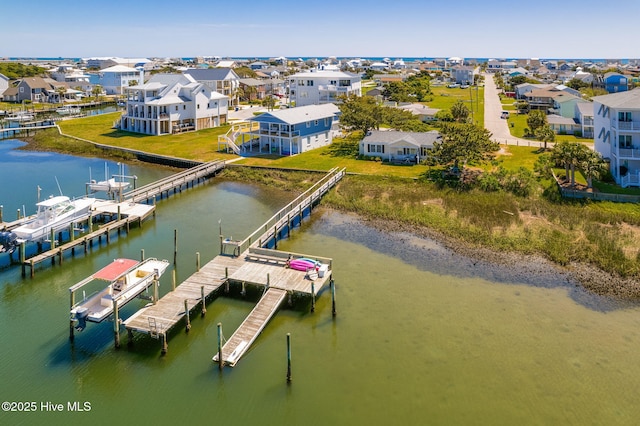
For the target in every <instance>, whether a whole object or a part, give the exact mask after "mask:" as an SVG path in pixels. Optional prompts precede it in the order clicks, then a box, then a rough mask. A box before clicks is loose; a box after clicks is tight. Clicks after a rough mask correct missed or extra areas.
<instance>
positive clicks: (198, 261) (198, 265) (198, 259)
mask: <svg viewBox="0 0 640 426" xmlns="http://www.w3.org/2000/svg"><path fill="white" fill-rule="evenodd" d="M196 271H198V272H200V252H199V251H197V252H196Z"/></svg>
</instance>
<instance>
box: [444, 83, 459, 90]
mask: <svg viewBox="0 0 640 426" xmlns="http://www.w3.org/2000/svg"><path fill="white" fill-rule="evenodd" d="M447 87H448V88H449V89H455V88H456V87H460V85H459V84H458V83H452V84H450V85H448V86H447Z"/></svg>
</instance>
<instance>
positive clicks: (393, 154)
mask: <svg viewBox="0 0 640 426" xmlns="http://www.w3.org/2000/svg"><path fill="white" fill-rule="evenodd" d="M441 137H442V136H441V135H440V133H439V132H438V131H436V130H432V131H430V132H399V131H395V130H393V131H379V130H372V131H370V132H369V133H368V134H367V135H366V136H365V137H364V138H363V139H362V141H361V142H360V147H359V153H360V155H363V156H366V157H380V158H382V160H383V161H389V162H399V163H408V164H415V163H419V162H420V160H421V159H422V158H424V157H426V156H428V155H429V154H428V152H429V150H431V149H433V146H434V143H436V142H438V141H439V140H440V139H441Z"/></svg>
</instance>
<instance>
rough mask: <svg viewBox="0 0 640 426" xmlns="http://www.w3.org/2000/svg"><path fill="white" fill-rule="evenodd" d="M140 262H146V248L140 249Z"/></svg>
mask: <svg viewBox="0 0 640 426" xmlns="http://www.w3.org/2000/svg"><path fill="white" fill-rule="evenodd" d="M140 262H144V249H140Z"/></svg>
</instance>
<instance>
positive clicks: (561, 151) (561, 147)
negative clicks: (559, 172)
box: [551, 141, 572, 180]
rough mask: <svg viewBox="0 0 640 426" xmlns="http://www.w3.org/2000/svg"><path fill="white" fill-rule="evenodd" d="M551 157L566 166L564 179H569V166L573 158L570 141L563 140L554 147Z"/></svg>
mask: <svg viewBox="0 0 640 426" xmlns="http://www.w3.org/2000/svg"><path fill="white" fill-rule="evenodd" d="M551 157H552V158H553V160H554V162H555V163H557V164H560V165H561V166H563V167H564V179H565V180H569V168H570V164H571V158H572V148H571V145H570V144H569V142H566V141H562V142H560V143H557V144H556V145H555V146H554V147H553V151H552V152H551Z"/></svg>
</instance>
